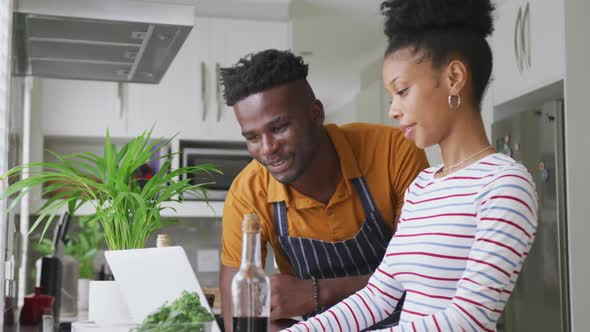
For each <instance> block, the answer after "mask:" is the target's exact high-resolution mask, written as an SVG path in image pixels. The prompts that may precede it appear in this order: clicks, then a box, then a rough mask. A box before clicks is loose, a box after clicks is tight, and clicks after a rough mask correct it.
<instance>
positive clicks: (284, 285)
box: [270, 274, 313, 321]
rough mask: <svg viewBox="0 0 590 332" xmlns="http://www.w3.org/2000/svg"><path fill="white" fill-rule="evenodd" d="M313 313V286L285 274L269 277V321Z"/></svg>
mask: <svg viewBox="0 0 590 332" xmlns="http://www.w3.org/2000/svg"><path fill="white" fill-rule="evenodd" d="M311 311H313V285H312V283H311V280H310V279H307V280H302V279H298V278H296V277H294V276H290V275H287V274H275V275H272V276H270V319H271V321H275V320H277V319H281V318H290V317H297V316H302V315H304V314H307V313H309V312H311Z"/></svg>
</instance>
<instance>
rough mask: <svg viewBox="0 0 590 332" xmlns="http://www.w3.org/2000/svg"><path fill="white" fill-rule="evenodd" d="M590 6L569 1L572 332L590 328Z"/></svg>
mask: <svg viewBox="0 0 590 332" xmlns="http://www.w3.org/2000/svg"><path fill="white" fill-rule="evenodd" d="M588 13H590V2H589V1H584V0H565V35H566V40H565V46H566V74H565V144H566V151H565V155H566V174H567V179H566V186H567V188H566V190H567V218H568V227H569V230H568V231H569V248H570V257H569V259H570V264H569V265H570V282H571V284H570V288H571V315H572V330H573V331H576V332H578V331H579V332H582V331H588V330H590V315H588V308H589V307H590V284H589V283H588V280H590V265H589V264H588V252H590V242H589V241H588V234H590V218H589V216H590V211H589V210H588V188H590V177H589V176H588V165H590V149H589V148H588V124H589V123H590V109H589V105H590V103H589V100H588V79H589V77H590V64H589V63H588V61H589V59H590V43H588V36H587V34H588V31H590V22H589V21H588Z"/></svg>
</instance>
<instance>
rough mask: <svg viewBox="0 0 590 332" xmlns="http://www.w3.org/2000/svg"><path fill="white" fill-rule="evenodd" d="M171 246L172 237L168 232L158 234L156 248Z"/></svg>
mask: <svg viewBox="0 0 590 332" xmlns="http://www.w3.org/2000/svg"><path fill="white" fill-rule="evenodd" d="M163 247H170V237H169V236H168V234H158V238H157V239H156V248H163Z"/></svg>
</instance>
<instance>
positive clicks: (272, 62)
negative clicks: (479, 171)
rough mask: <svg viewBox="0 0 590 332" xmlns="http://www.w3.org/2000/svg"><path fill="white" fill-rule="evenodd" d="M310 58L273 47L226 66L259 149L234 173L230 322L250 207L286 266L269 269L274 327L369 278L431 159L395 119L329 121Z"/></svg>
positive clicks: (225, 263) (225, 259)
mask: <svg viewBox="0 0 590 332" xmlns="http://www.w3.org/2000/svg"><path fill="white" fill-rule="evenodd" d="M307 72H308V67H307V65H306V64H304V63H303V60H302V59H301V57H297V56H295V55H293V54H292V53H290V52H288V51H277V50H266V51H262V52H260V53H257V54H254V55H250V56H247V57H245V58H242V59H241V60H240V61H239V62H238V63H237V64H236V65H235V66H234V67H231V68H224V69H222V71H221V73H222V79H223V84H224V86H225V99H226V103H227V104H228V105H229V106H233V108H234V112H235V115H236V118H237V120H238V122H239V123H240V127H241V129H242V134H243V136H244V138H245V139H246V142H247V146H248V151H249V152H250V154H251V155H252V157H253V158H254V159H255V161H253V162H252V163H250V164H249V165H248V166H247V167H246V168H245V169H244V170H243V171H242V172H241V173H240V175H239V176H238V177H237V178H236V179H235V180H234V182H233V184H232V186H231V188H230V190H229V193H228V196H227V199H226V201H225V208H224V211H223V235H222V253H221V264H222V266H221V273H220V281H219V283H220V288H221V299H222V312H223V317H224V322H225V326H226V331H231V318H232V317H231V289H230V288H231V280H232V278H233V276H234V274H235V273H236V272H237V270H238V268H239V266H240V258H241V242H242V228H241V222H242V219H243V215H244V214H246V213H252V212H254V213H257V214H258V215H259V216H260V218H261V222H262V231H261V239H262V256H263V259H262V260H263V261H264V257H265V256H266V244H267V243H270V244H271V246H272V248H273V251H274V253H275V259H276V262H277V265H278V267H279V270H280V272H281V273H280V274H278V275H274V276H271V278H270V280H271V321H272V323H273V326H272V329H275V328H280V327H283V328H284V327H286V326H288V324H289V323H288V321H285V320H283V319H286V318H289V317H294V316H301V315H307V314H310V313H314V312H318V311H321V310H323V309H325V308H326V307H329V306H331V305H333V304H335V303H337V302H338V301H340V300H342V299H344V298H346V297H347V296H349V295H351V294H353V293H354V292H355V291H357V290H359V289H361V288H362V287H363V286H364V285H366V283H367V280H368V278H369V276H370V274H371V273H372V272H373V271H374V270H375V268H376V267H377V265H378V264H379V263H380V262H381V259H382V257H383V254H384V252H385V249H386V246H387V244H388V242H389V240H390V238H391V236H392V234H393V231H394V229H395V221H396V217H397V216H399V213H400V210H401V205H402V202H403V194H404V192H405V190H406V188H407V187H408V186H409V184H410V183H411V181H412V180H413V179H414V178H415V176H416V175H417V174H418V173H419V172H420V171H421V170H423V169H424V168H426V167H428V162H427V160H426V156H425V154H424V152H423V151H422V150H419V149H417V148H415V146H414V144H412V143H411V142H410V141H406V140H405V139H404V138H403V134H402V133H401V131H399V130H398V129H395V128H390V127H387V126H380V125H370V124H350V125H345V126H341V127H338V126H336V125H327V126H324V109H323V106H322V103H321V102H320V101H319V100H317V99H316V97H315V95H314V93H313V90H312V89H311V87H310V85H309V83H308V82H307V80H306V78H307Z"/></svg>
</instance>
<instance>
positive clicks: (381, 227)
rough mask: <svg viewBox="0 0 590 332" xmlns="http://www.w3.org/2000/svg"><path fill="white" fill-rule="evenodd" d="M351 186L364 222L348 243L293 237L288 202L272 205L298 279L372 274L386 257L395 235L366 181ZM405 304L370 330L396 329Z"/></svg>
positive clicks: (276, 223) (357, 181)
mask: <svg viewBox="0 0 590 332" xmlns="http://www.w3.org/2000/svg"><path fill="white" fill-rule="evenodd" d="M352 183H353V185H354V188H355V191H356V192H357V194H358V196H359V197H360V199H361V203H362V205H363V209H364V211H365V220H364V222H363V225H362V227H361V229H360V230H359V232H358V233H357V234H356V235H355V236H354V237H353V238H351V239H348V240H344V241H340V242H328V241H322V240H315V239H306V238H301V237H291V236H289V227H288V224H287V207H286V204H285V202H284V201H282V202H275V203H273V205H274V223H275V228H276V230H277V231H278V234H279V237H278V238H279V242H280V244H281V247H282V249H283V251H284V252H285V254H286V255H287V258H288V259H289V262H290V263H291V266H292V267H293V270H294V272H295V275H296V276H297V277H298V278H300V279H310V278H311V277H312V276H313V277H315V278H316V279H324V278H340V277H352V276H360V275H366V274H372V273H373V272H374V271H375V270H376V269H377V266H379V263H381V260H383V255H385V250H386V249H387V245H388V243H389V240H391V237H392V235H393V234H392V232H391V229H390V228H389V227H388V226H387V224H386V223H385V222H384V221H383V218H382V217H381V214H380V213H379V210H378V209H377V205H376V204H375V201H374V200H373V196H371V192H370V191H369V187H368V185H367V182H366V181H365V179H364V178H363V177H359V178H355V179H352ZM404 297H405V296H404ZM403 301H404V298H403V297H402V299H401V300H400V302H399V304H398V306H397V308H396V309H395V312H396V313H397V314H394V315H392V316H391V317H389V318H387V319H385V320H384V321H382V322H380V323H378V324H377V325H375V326H373V327H371V328H385V327H389V326H392V325H396V324H397V323H398V322H399V312H400V311H401V307H402V305H403ZM326 309H328V308H327V307H324V308H321V310H320V311H317V312H312V313H309V314H307V315H306V316H305V317H304V318H308V317H311V316H313V315H316V314H318V313H320V312H322V311H324V310H326Z"/></svg>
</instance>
